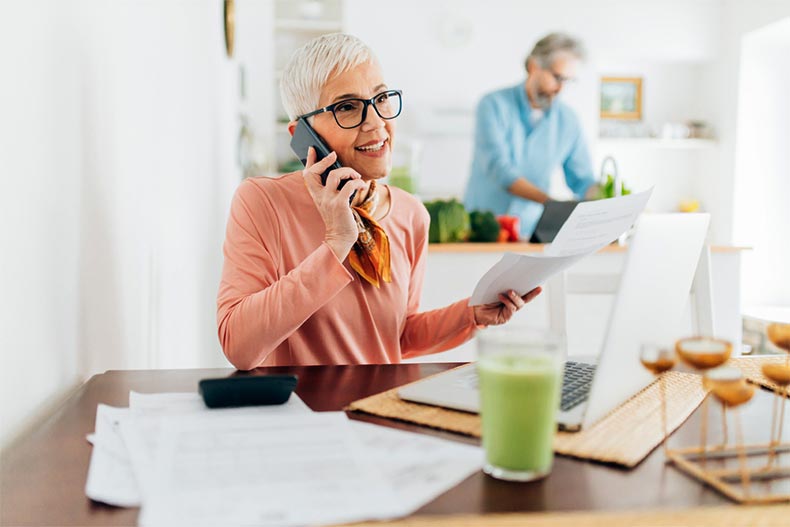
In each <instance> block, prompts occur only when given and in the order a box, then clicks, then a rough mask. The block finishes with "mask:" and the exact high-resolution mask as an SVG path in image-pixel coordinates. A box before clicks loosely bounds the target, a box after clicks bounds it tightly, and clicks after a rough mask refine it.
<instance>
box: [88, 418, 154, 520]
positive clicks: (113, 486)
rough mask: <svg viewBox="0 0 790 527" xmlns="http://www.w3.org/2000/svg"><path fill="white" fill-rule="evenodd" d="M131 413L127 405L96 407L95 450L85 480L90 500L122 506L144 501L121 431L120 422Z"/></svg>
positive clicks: (92, 437) (130, 505) (92, 440)
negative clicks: (125, 406) (123, 406)
mask: <svg viewBox="0 0 790 527" xmlns="http://www.w3.org/2000/svg"><path fill="white" fill-rule="evenodd" d="M128 415H129V409H128V408H115V407H112V406H107V405H105V404H100V405H99V407H98V408H97V409H96V428H95V432H94V433H93V434H92V436H91V443H93V452H91V463H90V467H89V468H88V480H87V482H86V483H85V495H86V496H88V497H89V498H90V499H92V500H96V501H100V502H102V503H108V504H110V505H117V506H119V507H137V506H139V505H140V503H141V500H140V490H139V486H138V484H137V480H136V479H135V476H134V471H133V470H132V463H131V460H130V459H129V451H128V449H127V448H126V444H125V443H124V441H123V438H122V437H121V433H120V423H121V421H122V420H123V419H125V418H126V417H128Z"/></svg>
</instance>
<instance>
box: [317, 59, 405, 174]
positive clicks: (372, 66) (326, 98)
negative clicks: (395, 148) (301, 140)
mask: <svg viewBox="0 0 790 527" xmlns="http://www.w3.org/2000/svg"><path fill="white" fill-rule="evenodd" d="M387 89H388V86H387V85H386V84H384V77H383V75H382V72H381V68H379V66H378V64H376V63H375V62H365V63H363V64H360V65H359V66H356V67H354V68H351V69H350V70H348V71H346V72H344V73H341V74H340V75H336V76H334V77H331V78H330V79H329V81H328V82H327V83H326V85H324V89H323V90H321V98H320V99H319V101H318V106H319V108H323V107H324V106H329V105H330V104H333V103H336V102H338V101H342V100H344V99H350V98H359V99H370V98H372V97H373V96H374V95H377V94H379V93H381V92H383V91H386V90H387ZM313 128H314V129H315V131H316V132H318V135H320V136H321V137H323V138H324V140H325V141H326V143H327V145H328V146H329V149H330V150H334V151H335V152H337V156H338V159H339V161H340V164H341V165H343V166H345V167H350V168H353V169H354V170H356V171H357V172H359V174H360V175H361V176H362V179H363V180H366V181H369V180H371V179H380V178H383V177H386V176H387V174H389V171H390V168H391V167H392V139H393V136H394V134H395V120H394V119H389V120H384V119H382V118H381V117H379V116H378V114H377V113H376V110H375V109H373V107H372V105H371V106H368V108H367V115H366V116H365V120H364V121H363V122H362V124H361V125H359V126H357V127H356V128H351V129H344V128H340V126H338V124H337V122H335V118H334V116H333V115H332V112H324V113H320V114H318V115H316V116H315V117H313Z"/></svg>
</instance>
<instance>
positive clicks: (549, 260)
mask: <svg viewBox="0 0 790 527" xmlns="http://www.w3.org/2000/svg"><path fill="white" fill-rule="evenodd" d="M652 192H653V189H652V188H651V189H650V190H647V191H645V192H640V193H638V194H631V195H628V196H621V197H617V198H610V199H602V200H597V201H584V202H582V203H579V204H578V205H577V206H576V208H574V209H573V212H572V213H571V215H570V216H569V217H568V219H567V220H566V221H565V223H564V224H563V226H562V228H561V229H560V232H558V233H557V236H556V237H555V238H554V242H553V243H552V244H551V245H549V246H548V247H546V249H545V251H544V252H543V253H542V254H515V253H506V254H505V255H504V256H503V257H502V259H501V260H500V261H499V262H497V263H496V264H495V265H494V266H493V267H491V269H489V270H488V271H487V272H486V274H485V275H483V277H482V278H481V279H480V281H479V282H478V283H477V285H476V286H475V289H474V292H473V293H472V298H471V299H470V301H469V305H472V306H477V305H481V304H488V303H491V302H498V301H499V293H502V292H504V291H507V290H509V289H513V290H515V291H516V292H517V293H518V294H519V295H522V296H523V295H525V294H527V293H528V292H529V291H531V290H532V289H534V288H536V287H537V286H539V285H541V284H543V283H545V282H546V281H547V280H548V279H549V278H551V277H552V276H554V275H555V274H557V273H560V272H562V271H564V270H566V269H568V268H569V267H571V266H572V265H573V264H575V263H576V262H578V261H579V260H581V259H583V258H585V257H587V256H589V255H590V254H592V253H594V252H596V251H598V250H599V249H602V248H603V247H605V246H606V245H608V244H609V243H611V242H612V241H613V240H616V239H617V238H618V237H619V236H620V235H621V234H622V233H623V232H625V231H626V230H628V229H629V228H630V227H631V226H632V225H633V224H634V222H635V221H636V219H637V217H638V216H639V214H640V213H641V212H642V211H643V210H644V208H645V205H647V202H648V200H649V199H650V195H651V193H652Z"/></svg>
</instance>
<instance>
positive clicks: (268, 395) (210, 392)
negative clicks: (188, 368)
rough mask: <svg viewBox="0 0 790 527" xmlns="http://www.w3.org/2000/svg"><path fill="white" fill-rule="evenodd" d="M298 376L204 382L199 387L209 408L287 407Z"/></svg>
mask: <svg viewBox="0 0 790 527" xmlns="http://www.w3.org/2000/svg"><path fill="white" fill-rule="evenodd" d="M296 381H297V378H296V375H250V376H247V375H245V376H232V377H223V378H220V379H203V380H201V381H200V382H199V383H198V388H199V392H200V395H202V396H203V402H205V403H206V406H208V407H209V408H228V407H235V406H259V405H272V404H283V403H285V402H286V401H288V398H289V397H291V392H293V390H294V388H296Z"/></svg>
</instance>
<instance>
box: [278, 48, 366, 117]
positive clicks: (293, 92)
mask: <svg viewBox="0 0 790 527" xmlns="http://www.w3.org/2000/svg"><path fill="white" fill-rule="evenodd" d="M365 62H376V63H377V62H378V59H377V58H376V56H375V55H374V54H373V50H371V49H370V48H369V47H368V46H367V44H365V43H364V42H362V41H361V40H360V39H358V38H357V37H355V36H353V35H348V34H345V33H330V34H328V35H322V36H320V37H317V38H314V39H313V40H311V41H310V42H308V43H307V44H305V45H304V46H302V47H301V48H299V49H297V50H296V51H295V52H294V54H293V55H291V58H290V60H289V61H288V64H287V65H286V66H285V69H284V70H283V74H282V77H281V78H280V97H281V98H282V101H283V107H285V111H286V112H288V117H289V118H290V119H291V120H294V119H296V117H298V116H300V115H304V114H306V113H309V112H312V111H313V110H317V109H318V101H319V99H320V97H321V90H322V89H323V88H324V85H325V84H326V82H327V81H328V80H329V77H330V76H332V75H338V74H340V73H343V72H345V71H348V70H350V69H351V68H354V67H356V66H359V65H360V64H364V63H365Z"/></svg>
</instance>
